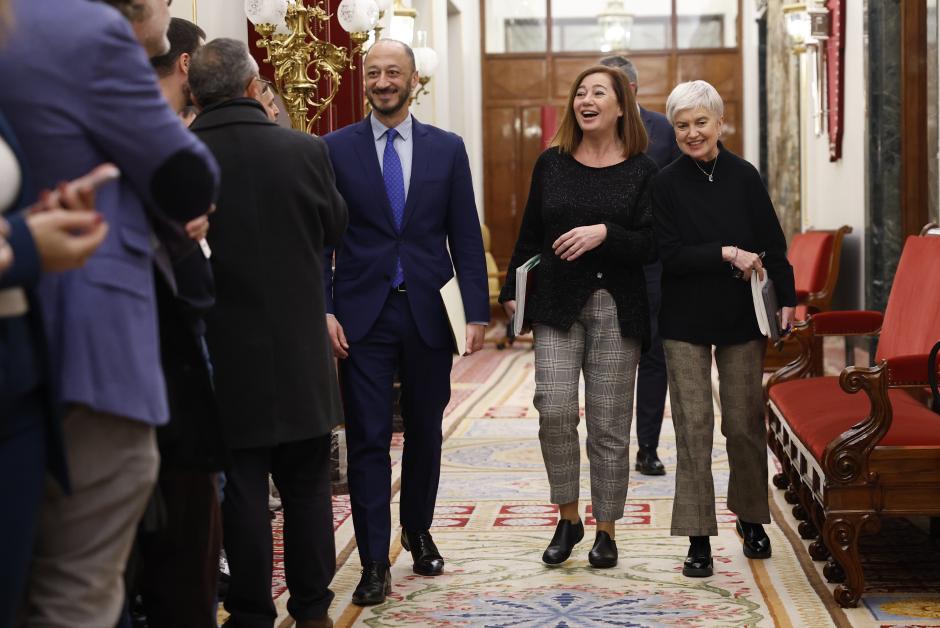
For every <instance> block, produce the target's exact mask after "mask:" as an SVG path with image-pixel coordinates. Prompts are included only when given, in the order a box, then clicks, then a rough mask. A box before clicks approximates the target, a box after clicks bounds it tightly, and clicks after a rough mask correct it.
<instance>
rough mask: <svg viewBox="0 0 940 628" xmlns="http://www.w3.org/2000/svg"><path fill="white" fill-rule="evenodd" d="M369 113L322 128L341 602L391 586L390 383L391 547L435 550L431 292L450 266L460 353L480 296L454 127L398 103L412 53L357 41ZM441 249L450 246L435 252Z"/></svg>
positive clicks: (462, 156)
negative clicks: (341, 487)
mask: <svg viewBox="0 0 940 628" xmlns="http://www.w3.org/2000/svg"><path fill="white" fill-rule="evenodd" d="M363 67H364V70H365V91H366V98H367V99H368V101H369V104H370V105H371V106H372V114H371V115H370V116H368V117H367V118H366V119H365V120H363V121H362V122H359V123H357V124H353V125H350V126H348V127H345V128H343V129H340V130H339V131H336V132H334V133H331V134H329V135H327V136H326V137H325V138H324V139H325V140H326V143H327V145H328V146H329V149H330V158H331V159H332V161H333V168H334V170H335V171H336V186H337V188H338V189H339V191H340V193H341V194H342V195H343V197H344V198H345V199H346V204H347V205H348V207H349V228H348V229H347V231H346V235H345V236H344V237H343V240H342V244H341V245H340V246H339V247H338V248H337V249H336V258H335V269H334V270H333V271H332V272H330V266H331V265H330V264H329V263H326V264H324V268H325V270H326V275H327V276H326V282H325V285H326V298H327V312H328V314H327V326H328V328H329V332H330V339H331V341H332V343H333V351H334V353H335V355H336V356H337V357H338V358H340V380H341V384H342V393H343V403H344V409H345V412H346V438H347V444H348V458H349V494H350V500H351V503H352V514H353V523H354V524H355V529H356V543H357V545H358V547H359V558H360V560H361V561H362V566H363V571H362V579H361V581H360V582H359V586H358V587H356V590H355V592H354V593H353V602H354V603H355V604H359V605H368V604H379V603H381V602H383V601H384V600H385V596H386V595H387V594H388V593H389V592H390V591H391V576H390V574H389V560H388V550H389V537H390V536H391V515H390V509H389V501H390V499H391V489H390V486H391V464H390V459H389V446H390V444H391V437H392V386H393V380H394V377H395V373H396V372H397V373H398V375H399V378H400V379H401V384H402V400H401V402H402V416H403V417H404V420H405V448H404V452H403V456H402V480H401V508H400V511H401V512H400V519H401V525H402V535H401V541H402V546H403V547H404V548H405V549H406V550H409V551H410V552H411V554H412V557H413V558H414V571H415V573H417V574H420V575H425V576H436V575H438V574H440V573H441V572H442V570H443V567H444V559H443V557H442V556H441V554H440V552H439V551H438V550H437V547H436V546H435V545H434V541H433V539H432V538H431V534H430V533H429V528H430V527H431V521H432V519H433V516H434V503H435V501H436V499H437V485H438V479H439V477H440V461H441V441H442V437H441V421H442V418H443V413H444V408H445V406H446V405H447V402H448V401H449V399H450V369H451V364H452V360H453V358H452V354H453V348H454V342H453V339H452V337H451V330H450V327H449V324H448V319H447V315H446V312H445V309H444V305H443V300H442V298H441V296H440V292H439V291H440V288H441V287H442V286H443V285H444V284H445V283H447V282H448V281H449V280H450V279H451V278H452V277H453V276H454V272H455V270H456V274H457V280H458V282H459V285H460V293H461V296H462V298H463V304H464V310H465V314H466V317H467V321H469V322H470V324H469V325H467V331H466V340H467V354H469V353H473V352H474V351H477V350H479V349H480V348H482V346H483V332H484V329H485V327H486V324H487V323H488V322H489V300H488V289H487V280H486V263H485V261H484V257H483V240H482V237H481V233H480V223H479V219H478V218H477V212H476V204H475V202H474V199H473V187H472V183H471V178H470V166H469V162H468V159H467V152H466V150H465V148H464V145H463V141H462V140H461V139H460V137H458V136H457V135H454V134H453V133H448V132H445V131H442V130H440V129H437V128H435V127H433V126H430V125H426V124H421V123H420V122H418V121H417V120H415V119H414V117H412V115H411V113H410V112H409V104H410V97H411V92H412V90H414V88H415V87H416V85H417V81H418V74H417V72H416V70H415V61H414V53H413V52H412V50H411V49H410V48H409V47H408V46H407V45H405V44H403V43H401V42H398V41H393V40H384V39H383V40H379V41H378V42H376V44H375V45H373V46H372V48H371V49H370V50H369V54H368V55H367V56H366V58H365V60H364V63H363ZM448 245H449V248H450V252H449V253H448Z"/></svg>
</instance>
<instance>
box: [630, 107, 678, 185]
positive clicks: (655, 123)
mask: <svg viewBox="0 0 940 628" xmlns="http://www.w3.org/2000/svg"><path fill="white" fill-rule="evenodd" d="M640 117H641V118H642V119H643V126H645V127H646V134H647V135H648V136H649V140H650V143H649V146H648V147H647V148H646V154H647V156H648V157H649V158H650V159H652V160H653V161H655V162H656V165H657V166H659V169H660V170H662V169H663V168H665V167H666V166H668V165H669V164H671V163H672V162H674V161H675V160H676V159H678V158H679V157H681V156H682V151H680V150H679V147H678V146H677V145H676V134H675V132H674V131H673V130H672V125H671V124H669V120H667V119H666V116H664V115H663V114H661V113H659V112H657V111H650V110H648V109H644V108H643V107H640Z"/></svg>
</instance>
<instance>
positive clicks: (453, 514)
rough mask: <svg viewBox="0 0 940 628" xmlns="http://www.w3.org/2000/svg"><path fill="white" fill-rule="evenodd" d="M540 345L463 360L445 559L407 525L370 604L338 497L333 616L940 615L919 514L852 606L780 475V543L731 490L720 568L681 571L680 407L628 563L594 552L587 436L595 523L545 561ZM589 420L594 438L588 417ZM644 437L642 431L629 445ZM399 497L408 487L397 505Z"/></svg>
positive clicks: (764, 621) (871, 618) (670, 618)
mask: <svg viewBox="0 0 940 628" xmlns="http://www.w3.org/2000/svg"><path fill="white" fill-rule="evenodd" d="M533 357H534V356H533V352H532V351H531V350H527V349H524V348H519V349H508V350H506V351H496V350H495V349H487V350H485V351H484V352H483V353H481V354H479V355H476V356H473V357H471V358H462V359H459V360H458V361H457V362H456V363H455V366H454V372H453V382H454V383H453V397H452V400H451V403H450V405H449V406H448V409H447V412H446V416H445V421H444V435H445V444H444V456H443V469H442V474H441V484H440V492H439V497H438V502H437V503H438V506H437V510H436V517H435V522H434V529H433V530H432V532H433V534H434V538H435V540H436V542H437V544H438V546H439V548H440V549H441V552H442V553H443V555H444V557H445V559H446V565H447V566H446V568H445V573H444V575H442V576H439V577H437V578H426V577H421V576H417V575H415V574H413V573H412V571H411V556H410V555H409V554H408V553H407V552H403V551H402V549H401V546H400V544H399V542H398V534H397V532H396V533H395V534H394V538H393V541H392V561H393V564H392V579H393V591H392V594H391V596H390V597H389V599H388V601H387V602H386V603H385V604H383V605H380V606H376V607H370V608H365V609H361V608H359V607H357V606H354V605H352V604H351V602H350V596H351V594H352V591H353V589H354V588H355V586H356V583H357V582H358V580H359V575H360V574H359V558H358V555H357V554H356V550H355V540H354V537H353V526H352V518H351V516H350V512H349V500H348V496H339V497H336V498H334V519H335V526H336V543H337V551H338V559H339V563H340V567H339V570H338V573H337V575H336V578H335V579H334V581H333V587H332V588H333V590H334V591H335V593H336V600H335V602H334V604H333V607H332V609H331V616H332V617H333V619H334V621H335V622H336V625H337V626H376V627H377V626H494V627H495V626H513V627H535V626H540V627H541V626H551V627H568V628H575V627H582V626H583V627H594V626H761V627H764V626H767V627H769V626H850V625H852V626H865V627H868V626H879V627H880V626H915V625H916V626H927V625H936V626H940V586H938V582H940V578H938V576H940V573H938V571H940V553H938V552H937V550H936V548H935V547H934V546H933V545H932V544H931V542H930V539H929V538H928V537H927V535H926V534H925V533H924V532H923V531H922V529H921V528H920V527H918V526H916V525H913V524H911V523H909V522H907V521H904V520H902V521H899V522H889V523H887V524H886V525H885V530H883V531H882V533H881V534H880V535H879V536H877V537H873V538H872V539H871V540H870V541H867V545H866V550H865V551H866V553H867V554H868V555H869V558H868V559H867V561H868V562H867V563H866V574H867V575H868V577H869V589H870V591H866V595H865V596H864V597H863V604H862V605H860V607H859V608H858V609H851V610H848V611H843V610H842V609H839V608H838V607H837V606H836V605H835V604H834V602H833V601H832V597H831V594H830V590H831V589H830V588H829V586H828V585H826V584H825V581H824V579H823V578H822V575H821V567H822V564H821V563H819V564H814V563H813V562H812V561H811V560H810V559H809V557H808V556H807V554H806V551H805V549H803V547H804V544H805V543H806V542H804V541H801V540H800V539H799V536H798V535H797V534H796V533H795V529H796V526H797V523H798V522H797V521H796V520H794V519H793V517H792V516H791V515H790V512H789V511H790V508H791V507H790V506H789V505H787V504H786V503H785V502H784V501H783V497H782V494H781V492H780V491H777V490H776V489H771V494H772V506H773V510H774V518H775V521H776V525H771V526H767V530H768V533H769V535H770V537H771V541H772V543H773V549H774V555H773V558H772V559H770V560H766V561H749V560H747V559H746V558H744V556H743V554H742V553H741V546H740V540H739V539H738V537H737V536H736V535H735V533H734V515H733V514H731V513H730V512H728V511H727V510H725V509H724V508H723V507H722V504H720V503H719V509H720V510H719V513H720V514H719V529H720V533H719V536H718V537H717V538H713V539H712V549H713V553H714V558H715V575H714V576H713V577H711V578H704V579H693V578H686V577H684V576H682V574H681V568H680V566H681V561H682V558H683V557H684V556H685V552H686V550H687V548H688V541H687V539H685V538H678V537H671V536H670V535H669V519H670V512H671V508H672V498H671V496H672V493H673V483H674V480H675V474H674V472H675V462H676V460H675V439H674V435H673V431H672V423H671V420H670V418H669V416H668V412H669V411H668V407H667V417H666V420H665V422H664V425H663V435H662V439H661V443H660V456H661V458H662V460H663V462H664V464H665V465H666V469H667V475H666V476H663V477H647V476H643V475H640V474H639V473H636V472H633V473H631V477H630V489H629V494H628V501H627V505H626V507H625V509H624V518H623V519H622V520H621V521H620V522H619V523H618V525H617V545H618V547H619V550H620V563H619V564H618V565H617V566H616V567H615V568H613V569H608V570H598V569H593V568H591V567H590V565H589V564H588V561H587V553H588V551H589V550H590V548H591V544H592V541H593V538H594V527H593V524H594V520H593V518H592V517H591V511H590V501H589V500H590V487H589V479H588V478H589V476H588V462H587V456H586V454H585V453H584V452H583V451H582V457H581V459H582V476H581V477H582V490H581V496H582V514H583V517H584V520H585V523H586V525H587V529H586V534H585V539H584V540H583V541H582V542H581V543H580V544H579V545H578V546H577V547H576V548H575V551H574V553H573V554H572V557H571V559H570V560H569V561H568V562H567V563H565V564H564V565H562V566H560V567H556V568H549V567H547V566H545V565H544V564H543V563H542V562H541V560H540V558H541V553H542V551H543V550H544V548H545V545H546V544H547V542H548V540H549V539H550V538H551V535H552V532H553V530H554V526H555V524H556V523H557V521H558V511H557V508H556V507H555V506H553V505H551V504H549V503H548V501H547V496H548V483H547V480H546V477H545V469H544V466H543V463H542V458H541V453H540V450H539V444H538V415H537V413H536V412H535V409H534V408H533V407H532V393H533V389H534V382H533V377H532V375H533ZM582 411H583V410H582ZM716 415H719V412H718V408H716ZM581 432H582V445H583V437H584V426H583V424H582V426H581ZM716 437H717V440H716V442H715V447H714V453H713V470H714V476H715V483H716V494H718V495H719V498H718V499H719V501H720V500H722V499H723V497H724V494H725V491H726V487H727V480H728V459H727V455H726V453H725V450H724V444H723V441H722V438H721V435H720V432H719V431H718V430H716ZM398 439H399V440H398V441H396V443H395V447H394V450H393V452H392V458H393V461H394V462H393V482H394V483H395V486H394V492H395V493H397V489H398V483H399V476H400V468H399V463H398V460H399V459H400V455H401V442H400V435H399V436H398ZM635 449H636V448H635V445H633V446H631V455H633V454H634V453H635ZM772 468H773V467H772ZM396 499H397V498H396ZM397 506H398V504H397V501H396V502H395V503H393V509H392V520H393V521H397V518H398V513H397ZM280 524H281V520H280V513H279V514H278V519H276V520H275V539H276V540H275V554H276V555H275V558H276V560H275V563H276V566H277V567H278V568H280V567H282V566H283V561H282V555H281V546H280V527H281V525H280ZM912 545H913V547H912ZM273 593H274V597H275V600H276V604H277V607H278V609H279V612H280V616H279V619H278V623H277V625H278V626H279V627H283V628H289V627H290V626H292V625H293V622H292V620H291V619H290V618H289V617H288V615H287V612H286V604H287V598H288V595H289V594H288V593H287V592H286V586H285V583H284V580H283V571H282V570H281V569H277V570H276V573H275V579H274V583H273Z"/></svg>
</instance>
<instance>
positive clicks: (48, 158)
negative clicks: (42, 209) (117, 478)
mask: <svg viewBox="0 0 940 628" xmlns="http://www.w3.org/2000/svg"><path fill="white" fill-rule="evenodd" d="M13 12H14V14H15V15H16V29H15V31H14V32H13V33H12V34H11V37H10V38H9V41H8V42H6V45H5V46H4V47H3V48H2V49H0V77H2V79H3V81H4V84H5V85H7V86H8V88H5V89H2V90H0V110H2V111H3V112H4V113H5V114H6V116H7V118H8V120H9V122H10V125H11V127H12V128H13V131H14V132H15V133H16V134H17V137H18V138H19V140H20V142H21V143H22V145H23V149H24V154H25V159H26V163H27V166H28V168H29V169H30V171H31V173H32V177H33V184H34V187H33V189H32V190H30V191H31V192H35V191H36V190H38V189H42V188H51V187H54V186H55V185H56V184H57V183H59V182H60V181H64V180H70V179H74V178H76V177H78V176H81V175H83V174H85V173H86V172H88V171H89V170H91V169H92V168H93V167H94V166H97V165H98V164H100V163H102V162H107V161H110V162H113V163H114V164H116V165H117V166H118V167H119V168H120V169H121V172H122V178H121V180H120V181H118V182H116V183H110V184H108V185H105V186H103V187H102V188H101V189H100V190H99V191H98V194H97V199H96V204H97V209H98V211H99V212H100V213H101V214H102V215H103V216H104V218H105V220H106V221H107V222H108V224H109V226H110V230H109V232H108V237H107V239H106V240H105V242H104V243H103V244H102V246H101V247H100V248H99V249H98V251H97V252H96V253H95V254H94V255H93V256H92V257H91V258H90V259H89V260H88V262H87V263H86V264H85V266H84V267H82V268H80V269H78V270H75V271H71V272H67V273H59V274H47V275H45V276H43V277H42V279H41V280H40V283H39V287H38V294H39V300H40V304H41V306H42V307H41V310H42V314H43V317H44V321H45V329H46V335H47V339H48V345H49V357H50V360H51V364H52V365H53V367H54V369H55V381H54V384H55V387H56V388H57V390H58V391H59V394H60V397H59V400H60V401H61V402H72V403H81V404H85V405H87V406H89V407H91V408H92V409H94V410H97V411H100V412H108V413H112V414H115V415H119V416H123V417H128V418H132V419H137V420H140V421H143V422H146V423H149V424H154V425H160V424H163V423H165V422H166V420H167V416H168V411H167V401H166V392H165V385H164V380H163V374H162V371H161V368H160V350H159V342H158V338H157V317H156V305H155V295H154V283H153V271H152V257H153V246H152V238H153V235H152V233H151V228H150V223H149V220H148V215H147V212H148V210H147V209H145V208H153V209H152V210H151V211H159V212H161V213H162V214H164V215H165V216H167V217H168V218H170V219H172V220H175V221H177V222H185V221H186V220H189V219H191V218H194V217H196V216H198V215H201V214H204V213H205V212H206V211H207V209H208V207H209V205H210V204H211V202H212V201H213V199H214V195H215V190H216V187H217V184H218V169H217V166H216V164H215V161H214V160H213V158H212V156H211V155H210V154H209V153H208V151H207V150H206V148H205V146H203V145H202V143H201V142H200V141H199V140H198V139H196V138H195V136H193V135H192V134H191V133H189V132H188V131H187V130H186V129H185V128H184V127H183V125H182V124H181V123H180V121H179V120H178V118H177V117H176V116H175V115H174V113H173V112H172V111H171V110H170V108H169V106H168V105H167V103H166V101H165V100H164V98H163V96H162V94H161V93H160V90H159V87H158V85H157V81H156V77H155V75H154V72H153V69H152V68H151V66H150V63H149V61H148V59H147V57H146V55H145V53H144V50H143V48H141V46H140V44H139V43H138V42H137V40H136V39H135V37H134V34H133V31H132V30H131V27H130V25H129V23H128V22H127V20H126V19H125V18H124V17H122V16H121V15H120V14H119V13H118V12H117V11H116V10H114V9H113V8H111V7H110V6H108V5H106V4H104V3H100V2H93V1H91V0H59V1H57V2H35V1H33V0H15V2H14V11H13Z"/></svg>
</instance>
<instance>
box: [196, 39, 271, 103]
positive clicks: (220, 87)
mask: <svg viewBox="0 0 940 628" xmlns="http://www.w3.org/2000/svg"><path fill="white" fill-rule="evenodd" d="M257 74H258V64H257V63H255V60H254V59H252V57H251V55H250V54H249V53H248V46H246V45H245V44H244V43H242V42H240V41H238V40H237V39H229V38H228V37H219V38H218V39H213V40H212V41H210V42H209V43H208V44H206V45H205V46H202V47H201V48H199V50H197V51H196V52H195V53H193V59H192V61H191V62H190V64H189V90H190V91H191V92H192V95H193V100H195V101H196V104H198V105H199V106H200V107H202V108H205V107H211V106H212V105H215V104H218V103H220V102H225V101H226V100H231V99H233V98H238V97H239V96H243V95H244V93H245V88H247V87H248V83H250V82H251V80H252V79H253V78H254V77H255V76H257Z"/></svg>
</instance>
